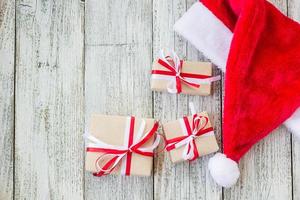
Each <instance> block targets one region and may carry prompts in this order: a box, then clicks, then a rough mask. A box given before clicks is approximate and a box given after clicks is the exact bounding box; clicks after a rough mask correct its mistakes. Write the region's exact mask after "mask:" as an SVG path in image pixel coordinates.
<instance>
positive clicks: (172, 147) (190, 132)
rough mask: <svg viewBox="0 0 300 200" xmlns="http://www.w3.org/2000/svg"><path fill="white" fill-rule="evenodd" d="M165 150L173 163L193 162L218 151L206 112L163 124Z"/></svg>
mask: <svg viewBox="0 0 300 200" xmlns="http://www.w3.org/2000/svg"><path fill="white" fill-rule="evenodd" d="M163 131H164V133H165V137H166V143H167V144H166V150H167V151H169V153H170V157H171V161H172V162H173V163H177V162H181V161H184V160H189V161H192V160H195V159H197V158H198V157H200V156H204V155H207V154H210V153H213V152H216V151H218V149H219V146H218V144H217V140H216V138H215V135H214V131H213V128H212V126H211V123H210V120H209V118H208V115H207V113H206V112H201V113H198V114H193V115H192V116H188V117H183V118H181V119H178V120H176V121H172V122H168V123H165V124H163Z"/></svg>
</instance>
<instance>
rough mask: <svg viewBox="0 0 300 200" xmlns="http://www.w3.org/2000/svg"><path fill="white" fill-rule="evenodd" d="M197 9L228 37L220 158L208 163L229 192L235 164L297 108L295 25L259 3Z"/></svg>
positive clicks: (249, 0)
mask: <svg viewBox="0 0 300 200" xmlns="http://www.w3.org/2000/svg"><path fill="white" fill-rule="evenodd" d="M199 4H200V3H199ZM202 4H203V5H204V6H205V7H206V8H208V9H209V10H210V12H211V13H212V14H213V15H215V16H216V17H217V18H218V19H219V20H220V21H222V22H223V23H224V24H225V25H226V26H227V28H228V29H229V30H230V31H231V32H232V33H233V37H232V41H231V44H230V49H229V54H228V59H227V63H226V80H225V105H224V106H225V107H224V124H223V146H224V154H217V155H216V156H215V157H213V158H212V159H211V162H210V163H209V169H210V172H211V174H212V176H213V177H214V178H215V180H216V181H217V182H218V183H219V184H220V185H222V186H224V187H230V186H232V185H234V184H235V182H236V181H237V179H238V177H239V171H238V167H237V164H236V162H238V161H239V160H240V158H241V157H242V156H243V155H244V154H245V153H246V152H247V151H248V150H249V149H250V148H251V147H252V146H253V145H254V144H255V143H257V142H258V141H259V140H261V139H262V138H263V137H265V136H267V135H268V134H270V133H271V131H272V130H274V129H275V128H277V127H278V126H279V125H280V124H282V123H283V122H284V121H285V120H287V119H288V118H289V117H290V116H291V115H292V114H293V113H294V112H295V111H296V109H297V108H298V107H299V106H300V94H299V93H298V92H297V91H300V78H299V77H300V25H299V24H298V23H296V22H294V21H293V20H291V19H289V18H287V17H286V16H284V15H283V14H282V13H281V12H280V11H279V10H277V9H276V8H275V7H274V6H273V5H272V4H270V3H269V2H267V1H265V0H256V1H253V0H203V1H202ZM201 9H202V8H201ZM208 26H209V24H208ZM225 33H226V32H225ZM226 34H227V33H226ZM220 37H222V36H220ZM209 53H210V52H209Z"/></svg>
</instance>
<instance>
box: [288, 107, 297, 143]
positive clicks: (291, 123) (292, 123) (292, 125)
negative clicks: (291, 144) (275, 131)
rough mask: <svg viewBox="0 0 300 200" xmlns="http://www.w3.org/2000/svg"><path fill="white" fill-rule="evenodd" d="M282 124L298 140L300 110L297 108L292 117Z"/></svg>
mask: <svg viewBox="0 0 300 200" xmlns="http://www.w3.org/2000/svg"><path fill="white" fill-rule="evenodd" d="M284 124H285V125H286V127H287V128H288V129H289V130H290V131H291V132H292V133H293V134H294V135H295V136H296V137H297V139H298V140H300V126H299V124H300V108H298V109H297V110H296V111H295V112H294V113H293V115H292V116H291V117H290V118H288V119H287V120H286V121H285V122H284Z"/></svg>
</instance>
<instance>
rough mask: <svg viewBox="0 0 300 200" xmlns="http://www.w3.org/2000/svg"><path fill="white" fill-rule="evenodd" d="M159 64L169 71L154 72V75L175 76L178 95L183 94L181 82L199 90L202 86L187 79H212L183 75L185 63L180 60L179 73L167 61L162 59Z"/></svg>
mask: <svg viewBox="0 0 300 200" xmlns="http://www.w3.org/2000/svg"><path fill="white" fill-rule="evenodd" d="M158 63H159V64H160V65H161V66H163V67H165V68H166V69H168V70H169V71H164V70H152V74H159V75H167V76H175V78H176V89H177V93H181V92H182V85H181V82H183V83H185V84H187V85H189V86H192V87H195V88H199V87H200V84H196V83H192V82H189V81H187V80H186V79H185V78H198V79H205V78H210V77H211V76H207V75H201V74H191V73H182V72H181V70H182V65H183V61H182V60H180V64H179V68H178V71H176V69H175V68H174V67H172V66H170V64H168V63H166V62H165V61H163V60H162V59H159V60H158Z"/></svg>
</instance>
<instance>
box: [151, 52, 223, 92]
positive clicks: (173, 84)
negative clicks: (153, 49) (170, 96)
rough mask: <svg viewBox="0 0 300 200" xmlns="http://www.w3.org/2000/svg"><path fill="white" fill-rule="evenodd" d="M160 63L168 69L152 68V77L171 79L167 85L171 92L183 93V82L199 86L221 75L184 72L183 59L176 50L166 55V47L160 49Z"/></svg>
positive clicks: (218, 78)
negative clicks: (212, 75)
mask: <svg viewBox="0 0 300 200" xmlns="http://www.w3.org/2000/svg"><path fill="white" fill-rule="evenodd" d="M158 63H159V64H160V65H161V66H163V67H164V68H166V69H167V70H168V71H164V70H152V78H153V79H162V80H169V81H170V82H169V84H168V86H167V90H168V92H169V93H181V92H182V85H181V84H182V82H183V83H185V84H187V85H189V86H191V87H195V88H199V87H200V84H201V83H211V82H213V81H217V80H220V76H216V77H211V76H207V75H201V74H191V73H183V72H182V65H183V61H182V60H180V59H179V57H178V56H177V54H176V53H175V52H174V51H171V52H170V55H169V56H166V55H165V53H164V49H162V50H160V53H159V59H158ZM174 78H175V79H174Z"/></svg>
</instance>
